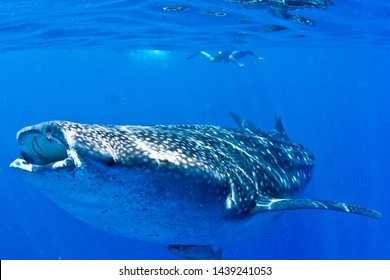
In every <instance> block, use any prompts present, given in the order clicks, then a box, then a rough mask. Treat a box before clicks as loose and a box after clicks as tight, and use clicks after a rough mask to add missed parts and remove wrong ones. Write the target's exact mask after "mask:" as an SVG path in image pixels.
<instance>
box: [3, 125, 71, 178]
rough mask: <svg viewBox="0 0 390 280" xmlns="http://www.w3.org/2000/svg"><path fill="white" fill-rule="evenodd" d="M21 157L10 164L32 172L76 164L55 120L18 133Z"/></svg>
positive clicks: (26, 128)
mask: <svg viewBox="0 0 390 280" xmlns="http://www.w3.org/2000/svg"><path fill="white" fill-rule="evenodd" d="M16 139H17V140H18V144H19V149H20V157H19V158H17V159H16V160H14V161H13V162H12V163H11V164H10V166H11V167H14V168H17V169H23V170H27V171H30V172H37V171H42V170H48V169H56V168H61V167H65V166H71V165H74V157H76V158H77V155H74V157H72V156H71V154H72V151H71V150H70V149H69V146H68V144H67V141H66V140H65V138H64V134H63V132H62V131H61V129H60V127H58V125H56V123H55V122H46V123H41V124H37V125H34V126H28V127H25V128H23V129H21V130H19V132H18V133H17V135H16Z"/></svg>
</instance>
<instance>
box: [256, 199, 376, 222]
mask: <svg viewBox="0 0 390 280" xmlns="http://www.w3.org/2000/svg"><path fill="white" fill-rule="evenodd" d="M294 209H324V210H335V211H340V212H347V213H352V214H357V215H363V216H367V217H370V218H375V219H379V218H380V217H381V214H380V213H378V212H376V211H374V210H372V209H369V208H365V207H361V206H358V205H352V204H347V203H341V202H332V201H326V200H311V199H288V198H270V197H265V196H261V197H259V198H257V199H256V207H254V208H253V209H252V214H257V213H260V212H265V211H282V210H294Z"/></svg>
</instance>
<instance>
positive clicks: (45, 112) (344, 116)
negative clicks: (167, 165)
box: [0, 0, 390, 259]
mask: <svg viewBox="0 0 390 280" xmlns="http://www.w3.org/2000/svg"><path fill="white" fill-rule="evenodd" d="M22 2H23V3H22ZM26 2H27V4H26ZM98 2H100V3H101V4H102V5H103V6H104V5H106V7H108V8H107V9H103V10H98V8H96V7H98V6H97V5H96V7H95V6H94V7H92V8H91V6H88V5H92V4H91V3H95V4H97V3H98ZM181 2H183V3H184V6H185V7H190V8H191V7H193V6H191V4H192V3H191V1H177V2H169V1H133V2H132V1H95V2H94V1H89V2H88V3H89V4H88V3H87V1H78V2H77V3H76V2H74V3H73V1H69V2H68V3H67V4H62V5H63V6H61V4H60V2H59V1H4V3H2V5H0V13H1V15H2V17H1V20H0V37H1V41H0V50H1V52H0V116H1V118H0V127H1V133H0V145H1V149H0V259H175V258H176V257H175V256H173V255H172V254H170V253H169V252H168V251H167V250H166V248H165V245H160V244H152V243H147V242H141V241H136V240H131V239H128V238H124V237H121V236H116V235H113V234H109V233H105V232H102V231H100V230H97V229H95V228H92V227H90V226H89V225H86V224H85V223H83V222H80V221H78V220H77V219H76V218H74V217H73V216H71V215H69V214H67V213H66V212H64V211H63V210H61V209H60V208H59V207H57V206H56V205H55V204H54V203H52V202H51V201H50V200H49V199H47V198H46V197H45V196H43V195H42V194H41V193H39V192H38V191H37V190H35V189H34V188H33V187H31V186H30V185H28V184H27V183H26V182H24V181H23V180H22V178H19V176H18V174H17V172H14V170H12V169H11V168H9V164H10V163H11V162H12V161H13V160H14V159H15V158H16V157H17V156H18V155H19V150H18V146H17V142H16V138H15V135H16V132H17V131H18V130H19V129H20V128H22V127H24V126H27V125H31V124H35V123H38V122H43V121H47V120H54V119H59V120H69V121H75V122H83V123H103V124H146V125H152V124H195V123H196V124H212V125H220V126H226V127H235V123H234V121H233V120H232V119H231V117H230V116H229V114H228V112H229V111H232V112H236V113H238V114H240V115H242V116H244V117H246V118H247V119H248V120H250V121H251V122H253V123H254V124H256V125H257V127H258V128H261V129H272V128H273V125H274V114H275V112H279V113H280V115H281V117H282V120H283V123H284V127H285V129H286V132H287V134H288V135H289V136H290V137H291V138H292V139H293V140H295V141H296V142H299V143H301V144H303V145H304V146H305V147H307V148H308V149H309V150H311V151H312V152H313V153H314V155H315V157H316V160H317V164H316V166H315V170H314V176H313V179H312V181H311V183H310V184H309V185H308V186H307V188H306V189H305V190H304V192H303V193H302V194H301V196H302V197H305V198H315V199H327V200H335V201H342V202H348V203H353V204H360V205H363V206H366V207H370V208H373V209H375V210H377V211H379V212H381V213H382V219H380V220H373V219H370V218H366V217H361V216H356V215H350V214H345V213H337V212H333V211H318V210H300V211H289V212H285V213H283V214H282V215H281V216H280V217H279V218H278V219H276V220H275V221H274V222H273V223H272V224H271V225H270V226H269V227H268V228H264V229H263V230H262V232H261V233H259V234H258V235H256V236H251V237H250V238H249V239H244V240H238V241H237V242H236V243H234V244H231V245H230V246H227V247H225V248H224V252H223V258H224V259H389V258H390V220H389V217H390V203H389V199H390V189H389V174H390V173H389V167H390V159H389V158H390V148H389V141H390V131H389V127H390V112H389V106H390V83H389V82H390V81H389V79H390V75H389V73H390V66H389V64H390V48H389V46H390V39H389V38H390V37H389V35H390V33H389V30H390V29H389V28H390V25H389V18H390V6H389V4H387V3H383V2H386V1H368V0H365V1H358V2H354V1H334V2H335V5H334V6H329V7H328V9H326V10H322V9H321V10H317V9H315V10H312V9H308V10H307V13H305V11H302V12H301V14H302V15H307V16H308V17H310V18H312V19H318V20H317V21H316V26H305V25H302V24H299V23H296V22H293V21H291V20H287V19H280V18H276V19H275V18H274V17H272V16H271V15H270V13H269V12H268V11H267V10H240V9H238V6H235V7H234V9H233V8H230V6H227V5H228V4H232V3H230V2H226V1H221V2H218V1H214V2H213V3H212V4H207V2H204V1H200V3H201V4H199V5H206V6H207V5H212V6H211V7H208V6H207V7H206V8H210V9H212V10H213V11H214V10H217V9H218V8H219V7H222V8H221V9H222V10H223V11H227V12H226V13H227V16H223V17H221V18H222V19H220V17H218V16H212V15H211V16H209V15H204V14H202V16H206V17H203V18H201V17H200V14H199V13H195V12H194V13H192V14H191V13H190V14H188V16H183V14H178V15H176V14H174V15H169V18H165V16H166V14H165V13H163V11H166V10H163V9H161V8H162V7H168V6H169V7H172V6H173V5H176V6H178V5H181ZM71 3H73V4H71ZM220 3H221V4H220ZM222 4H223V5H222ZM51 5H53V7H54V8H55V9H54V8H53V9H50V7H52V6H51ZM134 5H135V6H137V5H138V6H137V9H136V10H134V11H133V12H132V13H131V12H130V11H131V8H132V7H133V6H134ZM220 5H222V6H220ZM236 5H238V4H237V3H236ZM184 6H183V7H184ZM86 7H87V8H88V9H89V10H88V9H87V8H86ZM99 7H101V6H99ZM43 8H46V9H43ZM94 8H96V11H98V12H99V15H102V14H103V15H107V16H106V17H105V21H103V20H101V21H98V20H96V21H93V20H92V19H93V18H94V17H92V16H91V15H92V14H93V15H95V14H94V13H93V10H94ZM190 8H189V9H188V11H194V10H195V11H196V9H195V8H194V9H190ZM229 9H231V12H232V14H234V13H244V12H245V15H247V17H249V16H251V17H253V18H255V16H253V14H252V13H259V14H258V18H260V19H261V20H263V21H269V22H271V23H270V24H272V25H274V24H282V25H283V26H286V27H287V29H286V30H284V31H280V32H285V33H280V32H279V31H277V32H264V34H253V32H252V31H253V26H254V25H256V24H258V23H253V24H252V25H251V24H249V26H242V25H239V26H237V24H236V23H235V22H234V21H232V23H231V25H228V24H227V23H226V21H227V20H229V17H228V16H229V11H230V10H229ZM150 10H152V11H153V12H152V13H151V15H153V16H154V17H150V18H148V19H145V16H144V15H148V11H150ZM123 11H128V12H127V13H124V12H123ZM186 11H187V10H184V11H182V12H186ZM84 12H85V13H84ZM177 12H180V11H177ZM294 12H295V11H294ZM298 12H300V11H298ZM298 12H296V13H298ZM142 13H143V14H142ZM159 13H160V14H161V15H162V16H161V17H158V15H159ZM249 13H250V14H249ZM292 13H293V12H292ZM49 15H53V17H50V16H49ZM54 15H55V16H54ZM60 15H63V16H60ZM65 15H68V17H67V16H65ZM115 16H117V18H120V19H121V20H113V18H115ZM207 16H209V17H207ZM141 18H143V20H141ZM72 19H73V20H72ZM76 19H77V20H76ZM83 19H84V21H82V20H83ZM131 19H134V20H131ZM135 19H136V20H135ZM174 20H176V21H174ZM220 20H223V21H225V22H222V23H221V22H217V21H220ZM327 20H328V21H327ZM54 23H55V24H54ZM83 23H84V25H83ZM110 24H111V25H110ZM115 24H116V25H118V28H116V27H115ZM164 24H165V25H164ZM113 25H114V27H113ZM66 26H72V28H70V29H67V28H66ZM80 26H84V27H85V28H81V27H80ZM108 26H110V32H112V33H115V32H117V33H120V34H122V35H123V34H125V33H129V34H132V35H133V37H131V36H128V37H125V36H122V37H121V36H119V35H120V34H117V36H114V35H113V34H111V33H109V32H108V31H107V30H104V29H105V28H107V27H108ZM128 26H132V28H133V29H134V30H133V29H131V30H126V28H125V27H128ZM119 27H121V28H122V29H121V28H119ZM144 27H145V29H144ZM153 27H155V28H156V29H155V31H153ZM225 27H226V28H227V30H226V32H224V31H223V30H224V29H223V28H225ZM236 27H237V28H239V29H240V32H246V34H248V36H241V35H240V36H239V37H237V36H233V35H232V30H233V29H234V28H236ZM243 29H244V30H243ZM92 30H98V32H97V31H96V32H95V33H93V31H92ZM145 30H148V32H149V33H148V32H146V31H145ZM151 30H152V31H153V32H152V31H151ZM185 30H187V32H186V31H185ZM221 30H222V31H221ZM213 31H214V33H213ZM251 32H252V33H251ZM274 33H277V34H274ZM142 34H143V35H142ZM189 34H193V36H190V35H189ZM303 34H304V36H303ZM298 35H299V36H298ZM142 36H144V37H142ZM224 48H225V49H252V50H253V51H256V53H258V55H260V56H262V57H264V58H265V60H264V62H260V61H258V60H256V59H254V58H253V57H245V58H243V59H242V60H241V61H242V62H243V63H245V65H246V67H245V68H243V69H240V68H239V67H237V66H236V65H234V64H233V63H228V64H224V63H215V64H212V63H209V62H208V61H207V60H206V59H204V58H203V57H201V56H197V57H194V58H193V59H191V60H188V59H186V57H187V56H188V55H189V54H191V53H192V52H193V51H197V50H208V51H210V52H211V53H214V52H216V51H217V50H223V49H224ZM156 49H157V50H159V51H154V50H156ZM167 187H169V186H167ZM226 234H229V232H226ZM238 239H239V238H238Z"/></svg>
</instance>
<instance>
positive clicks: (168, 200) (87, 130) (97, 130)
mask: <svg viewBox="0 0 390 280" xmlns="http://www.w3.org/2000/svg"><path fill="white" fill-rule="evenodd" d="M231 115H232V117H233V119H234V120H235V121H236V122H237V124H238V125H239V128H238V129H233V128H223V127H219V126H212V125H154V126H140V125H134V126H131V125H117V126H114V125H95V124H79V123H74V122H68V121H48V122H44V123H41V124H37V125H33V126H29V127H25V128H23V129H21V130H20V131H19V132H18V133H17V141H18V145H19V148H20V157H19V158H17V159H16V160H14V161H13V162H12V163H11V164H10V166H11V167H13V168H15V169H17V170H19V171H20V173H21V175H23V176H25V177H26V178H27V180H28V181H29V182H30V183H31V184H33V185H35V186H36V188H37V189H38V190H39V191H41V192H42V193H44V194H45V195H46V196H48V197H49V198H50V199H51V200H52V201H54V202H55V203H56V204H57V205H58V206H59V207H61V208H63V209H64V210H65V211H67V212H69V213H70V214H72V215H74V216H75V217H77V218H78V219H80V220H82V221H84V222H86V223H87V224H90V225H92V226H94V227H96V228H99V229H101V230H104V231H107V232H112V233H116V234H120V235H123V236H126V237H129V238H133V239H138V240H145V241H150V242H158V243H162V244H173V245H169V246H168V250H169V251H171V252H172V253H174V254H176V255H177V256H179V257H182V258H185V259H220V258H221V252H222V250H221V249H218V250H216V251H214V250H213V249H212V247H211V245H212V246H218V247H221V246H223V245H224V244H229V243H231V242H233V241H235V240H237V239H239V238H245V236H248V235H251V234H253V233H254V232H256V231H258V230H259V229H261V228H263V229H264V228H266V227H267V226H268V224H269V222H270V221H271V220H272V215H270V214H272V213H275V211H284V210H292V209H325V210H336V211H341V212H347V213H353V214H359V215H363V216H368V217H371V218H380V216H381V215H380V214H379V213H378V212H376V211H374V210H371V209H368V208H364V207H361V206H357V205H352V204H346V203H340V202H331V201H324V200H312V199H302V198H300V199H295V198H294V195H295V194H296V193H298V192H299V191H301V190H303V188H304V187H305V186H306V185H307V184H308V183H309V181H310V179H311V177H312V172H313V167H314V164H315V159H314V156H313V155H312V154H311V153H310V152H309V151H308V150H307V149H305V148H304V147H303V146H302V145H300V144H297V143H295V142H293V141H292V140H291V139H290V138H289V137H288V136H287V134H286V133H285V130H284V128H283V125H282V122H281V119H280V117H279V115H278V114H276V117H275V119H276V123H275V127H274V129H272V130H270V131H263V130H260V129H258V128H256V126H255V125H253V124H252V123H251V122H249V121H247V120H246V119H244V118H242V117H240V116H238V115H236V114H234V113H231ZM176 244H177V245H176Z"/></svg>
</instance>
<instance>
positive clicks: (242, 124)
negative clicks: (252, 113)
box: [230, 112, 287, 137]
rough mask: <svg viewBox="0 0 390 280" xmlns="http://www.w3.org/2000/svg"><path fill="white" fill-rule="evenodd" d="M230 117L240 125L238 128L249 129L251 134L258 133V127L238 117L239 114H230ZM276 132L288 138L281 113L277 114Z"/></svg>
mask: <svg viewBox="0 0 390 280" xmlns="http://www.w3.org/2000/svg"><path fill="white" fill-rule="evenodd" d="M230 115H231V116H232V118H233V119H234V121H235V122H236V123H237V124H238V126H239V127H240V128H241V129H248V130H250V131H251V132H256V131H257V130H258V129H257V127H256V126H255V125H254V124H253V123H251V122H250V121H248V120H247V119H245V118H243V117H241V116H239V115H237V114H235V113H233V112H230ZM274 130H275V131H277V132H279V133H280V134H282V135H284V136H286V137H287V134H286V132H285V131H284V127H283V124H282V119H281V118H280V114H279V112H276V113H275V126H274Z"/></svg>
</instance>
